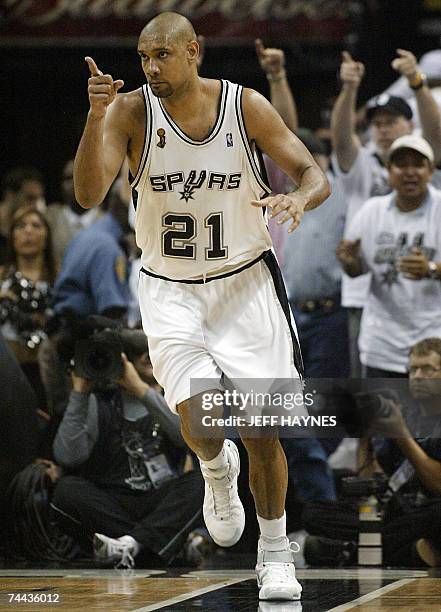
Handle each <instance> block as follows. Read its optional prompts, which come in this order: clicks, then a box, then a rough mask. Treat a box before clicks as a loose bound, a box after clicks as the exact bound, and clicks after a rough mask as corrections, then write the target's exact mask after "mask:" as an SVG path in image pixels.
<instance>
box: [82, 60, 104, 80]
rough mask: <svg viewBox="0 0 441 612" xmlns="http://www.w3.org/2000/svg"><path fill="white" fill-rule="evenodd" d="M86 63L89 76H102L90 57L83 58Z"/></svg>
mask: <svg viewBox="0 0 441 612" xmlns="http://www.w3.org/2000/svg"><path fill="white" fill-rule="evenodd" d="M84 59H85V60H86V62H87V65H88V66H89V70H90V74H91V76H93V77H94V76H103V73H102V72H101V70H100V69H99V68H98V66H97V65H96V63H95V60H94V59H93V58H92V57H89V56H87V57H85V58H84Z"/></svg>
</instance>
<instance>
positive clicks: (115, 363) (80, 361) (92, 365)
mask: <svg viewBox="0 0 441 612" xmlns="http://www.w3.org/2000/svg"><path fill="white" fill-rule="evenodd" d="M122 352H125V348H124V343H123V340H122V336H121V332H120V331H118V330H116V329H103V330H99V331H96V332H94V333H93V334H92V335H91V336H90V338H87V339H83V340H79V341H78V342H77V343H76V344H75V352H74V358H73V359H74V372H75V374H76V375H77V376H80V377H81V378H87V379H88V380H95V381H111V380H118V379H119V378H121V376H122V375H123V373H124V366H123V362H122V359H121V353H122Z"/></svg>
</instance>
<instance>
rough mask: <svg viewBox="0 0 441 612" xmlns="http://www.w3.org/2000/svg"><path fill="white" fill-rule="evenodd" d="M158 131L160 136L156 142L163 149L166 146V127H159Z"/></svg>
mask: <svg viewBox="0 0 441 612" xmlns="http://www.w3.org/2000/svg"><path fill="white" fill-rule="evenodd" d="M156 133H157V135H158V136H159V141H158V142H157V143H156V146H157V147H159V148H160V149H163V148H164V147H165V130H164V128H158V129H157V130H156Z"/></svg>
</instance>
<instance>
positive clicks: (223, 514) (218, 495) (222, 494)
mask: <svg viewBox="0 0 441 612" xmlns="http://www.w3.org/2000/svg"><path fill="white" fill-rule="evenodd" d="M225 478H226V479H227V480H228V485H227V486H225ZM221 481H223V482H221ZM209 487H210V489H211V491H212V494H213V502H214V513H215V514H216V515H217V516H219V518H220V519H224V518H229V516H230V511H231V504H230V501H231V500H230V493H231V491H232V489H233V485H232V483H231V481H230V479H229V478H228V476H224V478H222V479H219V481H218V482H216V478H213V479H212V480H211V482H210V483H209Z"/></svg>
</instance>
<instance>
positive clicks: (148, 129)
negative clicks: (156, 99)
mask: <svg viewBox="0 0 441 612" xmlns="http://www.w3.org/2000/svg"><path fill="white" fill-rule="evenodd" d="M142 93H143V98H144V106H145V133H144V146H143V149H142V155H141V160H140V162H139V167H138V171H137V173H136V175H135V178H134V179H133V182H132V183H130V185H131V187H132V189H135V188H136V186H137V185H138V183H139V180H140V178H141V176H142V173H143V171H144V168H145V164H146V162H147V158H148V156H149V151H150V144H151V141H152V129H153V112H152V104H151V102H150V98H149V95H148V91H147V85H143V86H142Z"/></svg>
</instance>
